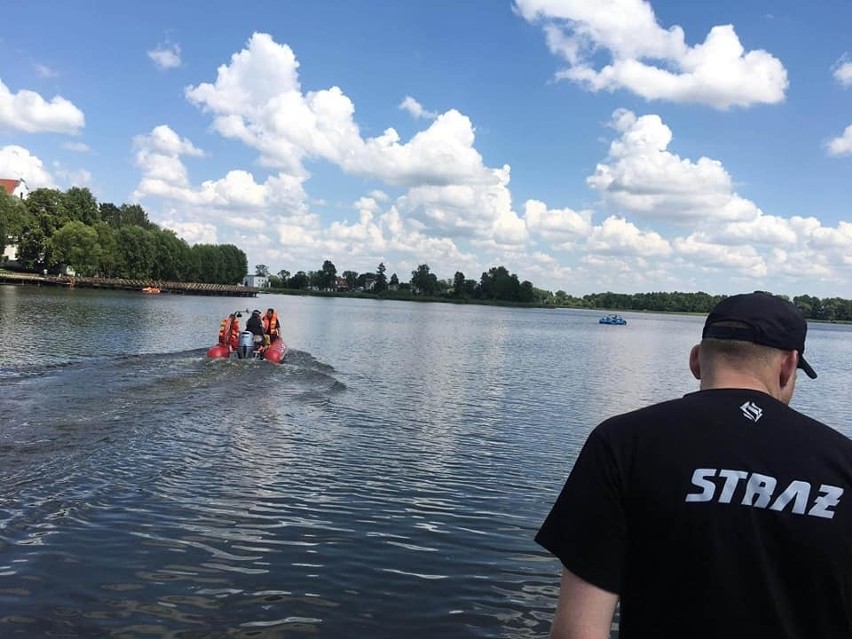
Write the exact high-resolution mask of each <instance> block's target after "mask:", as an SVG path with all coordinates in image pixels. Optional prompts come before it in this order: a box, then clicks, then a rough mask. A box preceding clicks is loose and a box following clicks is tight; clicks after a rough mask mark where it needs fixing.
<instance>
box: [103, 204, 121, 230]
mask: <svg viewBox="0 0 852 639" xmlns="http://www.w3.org/2000/svg"><path fill="white" fill-rule="evenodd" d="M98 215H99V216H100V218H101V221H102V222H104V223H106V224H109V225H110V226H111V227H112V228H114V229H117V228H118V227H120V226H121V209H120V208H118V207H117V206H116V205H115V204H113V203H112V202H101V203H100V204H99V205H98Z"/></svg>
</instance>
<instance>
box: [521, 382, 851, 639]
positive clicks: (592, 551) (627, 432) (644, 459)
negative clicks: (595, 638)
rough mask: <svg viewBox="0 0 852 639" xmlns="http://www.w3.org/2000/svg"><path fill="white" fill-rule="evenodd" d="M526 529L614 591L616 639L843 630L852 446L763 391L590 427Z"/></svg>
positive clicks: (712, 393) (670, 406)
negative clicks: (552, 496)
mask: <svg viewBox="0 0 852 639" xmlns="http://www.w3.org/2000/svg"><path fill="white" fill-rule="evenodd" d="M536 541H537V542H538V543H539V544H541V545H542V546H544V547H545V548H547V549H548V550H549V551H550V552H552V553H553V554H554V555H556V556H557V557H558V558H559V559H560V560H561V561H562V563H563V565H564V566H565V567H566V568H568V570H570V571H571V572H573V573H574V574H576V575H578V576H579V577H581V578H582V579H584V580H586V581H588V582H590V583H592V584H594V585H596V586H598V587H600V588H603V589H605V590H608V591H610V592H613V593H618V594H619V595H620V599H621V621H620V635H619V636H620V637H621V638H622V639H632V638H636V637H653V638H654V639H665V638H667V637H677V638H681V637H683V638H701V637H713V638H716V637H724V638H726V639H734V638H738V637H743V638H745V637H748V638H749V639H753V638H763V637H766V638H772V639H775V638H776V637H783V638H793V637H797V638H798V637H801V638H803V639H805V638H807V639H814V638H820V639H823V638H831V637H846V638H849V637H852V442H850V440H849V439H847V438H846V437H845V436H843V435H842V434H840V433H838V432H837V431H835V430H832V429H831V428H829V427H828V426H825V425H824V424H821V423H820V422H818V421H816V420H813V419H811V418H809V417H806V416H805V415H802V414H801V413H798V412H796V411H795V410H793V409H791V408H789V407H787V406H785V405H784V404H783V403H782V402H780V401H778V400H776V399H774V398H772V397H770V396H769V395H767V394H765V393H761V392H758V391H749V390H738V389H721V390H709V391H700V392H697V393H692V394H689V395H686V396H685V397H683V398H682V399H678V400H673V401H670V402H665V403H662V404H657V405H654V406H650V407H648V408H644V409H642V410H638V411H635V412H632V413H628V414H625V415H620V416H618V417H614V418H612V419H609V420H607V421H605V422H603V423H602V424H600V425H599V426H598V427H597V428H596V429H595V430H594V431H593V432H592V433H591V435H590V436H589V438H588V440H587V442H586V444H585V446H584V447H583V450H582V451H581V453H580V456H579V457H578V459H577V462H576V464H575V465H574V468H573V470H572V471H571V475H570V477H569V478H568V481H567V482H566V483H565V486H564V488H563V489H562V493H561V494H560V495H559V498H558V499H557V501H556V503H555V505H554V506H553V509H552V511H551V512H550V514H549V515H548V517H547V519H546V521H545V522H544V524H543V525H542V527H541V530H540V531H539V532H538V535H536Z"/></svg>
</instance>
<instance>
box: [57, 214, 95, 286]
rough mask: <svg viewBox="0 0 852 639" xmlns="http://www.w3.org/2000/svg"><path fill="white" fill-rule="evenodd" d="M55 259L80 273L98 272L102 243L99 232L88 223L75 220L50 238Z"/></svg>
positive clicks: (84, 274) (85, 274) (86, 274)
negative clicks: (99, 241) (99, 240)
mask: <svg viewBox="0 0 852 639" xmlns="http://www.w3.org/2000/svg"><path fill="white" fill-rule="evenodd" d="M50 244H51V248H52V249H53V259H54V260H56V263H57V264H64V265H66V266H70V267H71V268H73V269H74V271H75V272H76V273H77V274H78V275H83V276H92V275H94V274H95V273H97V270H98V264H99V253H100V245H99V244H98V233H97V231H95V229H93V228H92V227H91V226H89V225H88V224H84V223H83V222H80V221H77V220H73V221H71V222H68V223H67V224H65V225H64V226H63V227H62V228H60V229H59V230H58V231H56V233H54V234H53V237H51V238H50Z"/></svg>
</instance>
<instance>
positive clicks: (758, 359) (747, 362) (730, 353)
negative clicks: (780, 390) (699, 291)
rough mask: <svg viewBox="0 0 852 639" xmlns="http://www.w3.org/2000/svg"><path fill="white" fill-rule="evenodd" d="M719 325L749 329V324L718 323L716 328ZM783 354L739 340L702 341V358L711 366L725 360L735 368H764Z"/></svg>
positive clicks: (767, 347)
mask: <svg viewBox="0 0 852 639" xmlns="http://www.w3.org/2000/svg"><path fill="white" fill-rule="evenodd" d="M717 324H718V325H719V326H730V327H732V328H748V324H746V323H745V322H735V321H731V322H717V323H716V324H714V326H716V325H717ZM783 352H784V351H782V350H780V349H777V348H773V347H771V346H763V345H762V344H755V343H754V342H747V341H744V340H738V339H719V338H716V337H705V338H704V339H702V340H701V357H702V358H703V359H704V360H705V362H706V363H708V364H710V365H711V366H712V365H715V364H716V362H718V361H719V360H723V361H724V362H725V363H726V364H728V365H729V366H733V367H735V368H740V369H741V368H750V367H751V368H753V367H755V366H758V367H761V368H762V367H764V366H768V365H770V364H772V362H773V361H774V360H775V359H776V358H777V357H778V356H779V355H780V354H781V353H783Z"/></svg>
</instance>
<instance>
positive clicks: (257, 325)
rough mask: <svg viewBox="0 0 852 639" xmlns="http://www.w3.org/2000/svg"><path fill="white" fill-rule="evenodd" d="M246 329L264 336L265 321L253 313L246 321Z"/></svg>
mask: <svg viewBox="0 0 852 639" xmlns="http://www.w3.org/2000/svg"><path fill="white" fill-rule="evenodd" d="M246 330H247V331H251V332H252V333H253V334H254V335H260V336H261V337H263V322H261V321H260V318H259V317H257V316H255V315H252V316H251V317H250V318H249V320H248V321H247V322H246Z"/></svg>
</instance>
